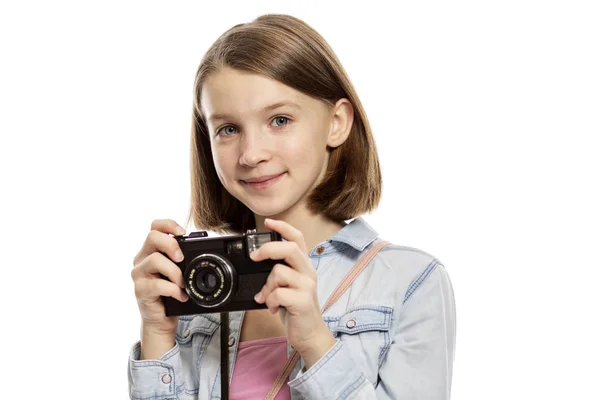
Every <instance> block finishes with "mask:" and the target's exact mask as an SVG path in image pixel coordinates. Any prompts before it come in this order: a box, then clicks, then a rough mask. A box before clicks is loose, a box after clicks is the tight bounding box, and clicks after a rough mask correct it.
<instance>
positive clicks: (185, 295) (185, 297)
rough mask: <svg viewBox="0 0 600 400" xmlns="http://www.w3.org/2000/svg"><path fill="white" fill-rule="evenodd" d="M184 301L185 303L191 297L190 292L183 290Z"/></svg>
mask: <svg viewBox="0 0 600 400" xmlns="http://www.w3.org/2000/svg"><path fill="white" fill-rule="evenodd" d="M182 298H183V302H184V303H185V302H186V301H188V300H189V299H190V296H188V294H187V293H186V292H183V296H182Z"/></svg>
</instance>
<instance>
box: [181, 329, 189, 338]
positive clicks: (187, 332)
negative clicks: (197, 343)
mask: <svg viewBox="0 0 600 400" xmlns="http://www.w3.org/2000/svg"><path fill="white" fill-rule="evenodd" d="M190 333H191V331H190V330H189V329H186V330H185V332H183V337H184V338H186V337H188V336H190Z"/></svg>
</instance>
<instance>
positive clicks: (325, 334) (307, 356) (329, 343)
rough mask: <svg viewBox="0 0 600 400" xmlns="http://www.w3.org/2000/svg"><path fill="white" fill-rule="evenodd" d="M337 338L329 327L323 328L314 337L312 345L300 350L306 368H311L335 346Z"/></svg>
mask: <svg viewBox="0 0 600 400" xmlns="http://www.w3.org/2000/svg"><path fill="white" fill-rule="evenodd" d="M335 343H336V340H335V338H334V337H333V334H332V333H331V332H330V331H329V329H325V330H322V331H321V333H320V334H319V335H318V336H317V337H316V338H315V339H314V340H311V346H309V347H307V348H305V349H302V351H300V350H298V353H300V356H301V357H302V360H304V365H305V367H306V369H309V368H310V367H312V366H313V365H315V364H316V363H317V362H318V361H319V360H320V359H321V358H323V356H324V355H325V354H327V352H328V351H329V350H331V348H332V347H333V346H335Z"/></svg>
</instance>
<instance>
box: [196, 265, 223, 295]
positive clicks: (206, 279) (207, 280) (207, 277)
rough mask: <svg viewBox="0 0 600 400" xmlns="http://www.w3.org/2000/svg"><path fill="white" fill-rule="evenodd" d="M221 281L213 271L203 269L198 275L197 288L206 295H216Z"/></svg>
mask: <svg viewBox="0 0 600 400" xmlns="http://www.w3.org/2000/svg"><path fill="white" fill-rule="evenodd" d="M219 281H220V279H219V277H218V276H217V273H216V272H215V271H214V270H213V269H209V268H202V269H200V270H199V272H198V273H197V274H196V286H197V287H198V289H199V290H200V291H201V292H202V293H205V294H211V293H214V291H215V288H216V287H217V284H218V282H219Z"/></svg>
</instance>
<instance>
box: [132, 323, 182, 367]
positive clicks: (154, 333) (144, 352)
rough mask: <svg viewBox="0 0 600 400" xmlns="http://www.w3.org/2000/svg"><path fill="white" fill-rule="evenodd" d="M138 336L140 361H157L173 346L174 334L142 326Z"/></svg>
mask: <svg viewBox="0 0 600 400" xmlns="http://www.w3.org/2000/svg"><path fill="white" fill-rule="evenodd" d="M140 336H141V337H140V360H157V359H159V358H160V357H162V356H163V354H165V353H166V352H168V351H169V350H171V349H172V348H173V346H175V332H172V333H170V332H164V331H160V330H155V329H152V328H151V327H147V326H142V331H141V335H140Z"/></svg>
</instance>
